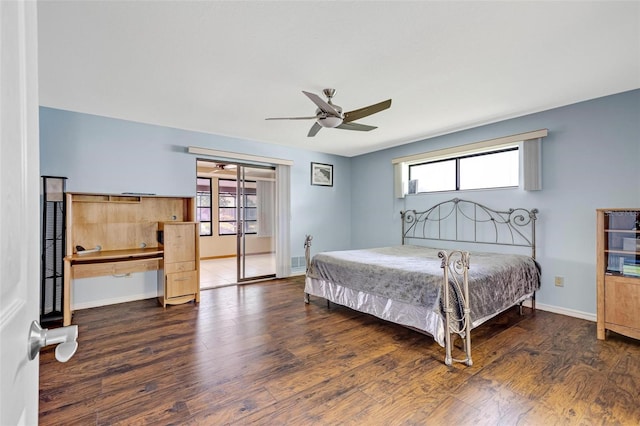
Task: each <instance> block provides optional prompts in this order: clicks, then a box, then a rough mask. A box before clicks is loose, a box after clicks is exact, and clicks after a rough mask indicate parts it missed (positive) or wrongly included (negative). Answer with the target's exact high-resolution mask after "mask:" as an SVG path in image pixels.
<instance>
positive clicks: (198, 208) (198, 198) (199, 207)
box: [196, 176, 213, 237]
mask: <svg viewBox="0 0 640 426" xmlns="http://www.w3.org/2000/svg"><path fill="white" fill-rule="evenodd" d="M200 179H203V180H208V181H209V193H208V195H209V206H208V207H207V206H202V205H201V204H200V202H201V195H204V194H206V191H199V190H198V181H199V180H200ZM212 203H213V182H212V179H211V178H209V177H204V176H197V177H196V219H197V220H198V222H199V223H200V224H199V226H198V233H199V235H200V236H201V237H212V236H213V215H212V213H213V206H212ZM202 210H209V220H208V221H207V220H202V214H201V213H200V212H201V211H202ZM203 223H204V224H206V223H208V224H209V233H208V234H207V233H202V224H203Z"/></svg>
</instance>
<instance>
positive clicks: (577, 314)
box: [523, 299, 596, 322]
mask: <svg viewBox="0 0 640 426" xmlns="http://www.w3.org/2000/svg"><path fill="white" fill-rule="evenodd" d="M523 305H524V306H526V307H528V308H530V307H531V300H530V299H528V300H525V301H524V303H523ZM536 309H540V310H541V311H547V312H553V313H554V314H560V315H566V316H568V317H574V318H580V319H583V320H587V321H592V322H596V315H595V314H592V313H589V312H583V311H577V310H575V309H569V308H563V307H561V306H553V305H545V304H544V303H540V302H538V301H536Z"/></svg>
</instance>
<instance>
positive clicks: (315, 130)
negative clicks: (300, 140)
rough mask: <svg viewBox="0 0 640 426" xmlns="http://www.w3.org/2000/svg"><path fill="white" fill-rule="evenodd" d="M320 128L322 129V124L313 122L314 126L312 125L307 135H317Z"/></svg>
mask: <svg viewBox="0 0 640 426" xmlns="http://www.w3.org/2000/svg"><path fill="white" fill-rule="evenodd" d="M320 129H322V126H321V125H319V124H318V122H315V123H313V126H311V128H310V129H309V133H308V134H307V137H309V138H311V137H313V136H315V135H316V134H317V133H318V132H319V131H320Z"/></svg>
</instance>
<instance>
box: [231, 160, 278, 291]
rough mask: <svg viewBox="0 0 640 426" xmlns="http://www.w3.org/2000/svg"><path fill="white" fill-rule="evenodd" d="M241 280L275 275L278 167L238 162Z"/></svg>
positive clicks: (236, 201)
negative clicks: (247, 164)
mask: <svg viewBox="0 0 640 426" xmlns="http://www.w3.org/2000/svg"><path fill="white" fill-rule="evenodd" d="M236 183H237V187H236V200H235V203H236V210H237V223H236V235H237V251H238V253H237V254H238V263H237V268H238V282H243V281H254V280H257V279H262V278H271V277H274V276H275V273H276V264H275V217H276V210H275V208H276V203H275V169H274V168H270V167H258V166H245V165H238V172H237V181H236Z"/></svg>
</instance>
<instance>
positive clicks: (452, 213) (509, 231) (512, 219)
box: [400, 198, 538, 259]
mask: <svg viewBox="0 0 640 426" xmlns="http://www.w3.org/2000/svg"><path fill="white" fill-rule="evenodd" d="M537 213H538V210H537V209H531V210H527V209H524V208H517V209H509V210H506V211H499V210H494V209H491V208H489V207H486V206H484V205H482V204H479V203H476V202H474V201H468V200H461V199H459V198H454V199H452V200H449V201H443V202H441V203H439V204H436V205H435V206H433V207H431V208H430V209H428V210H425V211H420V212H419V211H416V210H404V211H401V212H400V215H401V216H402V244H406V240H407V239H421V240H439V241H458V242H468V243H479V244H496V245H501V246H518V247H529V248H531V257H533V258H534V259H535V257H536V219H537V217H536V214H537Z"/></svg>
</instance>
